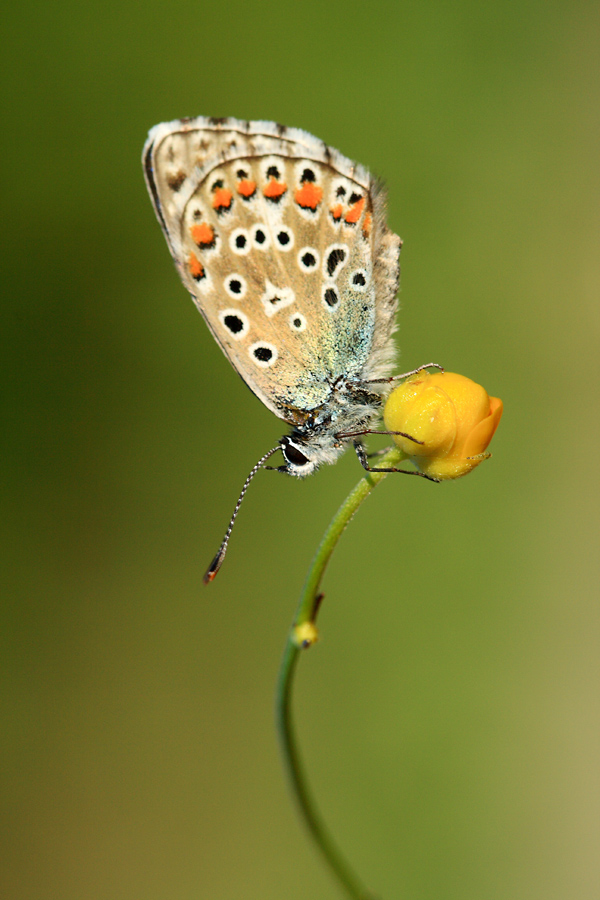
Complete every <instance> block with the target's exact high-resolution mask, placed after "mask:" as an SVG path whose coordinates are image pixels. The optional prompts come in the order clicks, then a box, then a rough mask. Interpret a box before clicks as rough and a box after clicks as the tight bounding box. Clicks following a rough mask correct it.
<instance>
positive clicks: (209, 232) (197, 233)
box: [190, 222, 215, 247]
mask: <svg viewBox="0 0 600 900" xmlns="http://www.w3.org/2000/svg"><path fill="white" fill-rule="evenodd" d="M190 234H191V235H192V240H193V241H194V242H195V243H196V244H198V246H199V247H210V246H212V244H214V242H215V233H214V231H213V229H212V226H210V225H208V224H207V223H206V222H200V223H199V224H198V225H192V227H191V228H190Z"/></svg>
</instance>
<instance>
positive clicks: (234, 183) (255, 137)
mask: <svg viewBox="0 0 600 900" xmlns="http://www.w3.org/2000/svg"><path fill="white" fill-rule="evenodd" d="M143 166H144V173H145V178H146V183H147V186H148V191H149V193H150V197H151V199H152V203H153V205H154V209H155V212H156V215H157V217H158V220H159V222H160V224H161V227H162V229H163V231H164V234H165V237H166V239H167V244H168V245H169V249H170V251H171V255H172V257H173V259H174V261H175V265H176V267H177V269H178V271H179V274H180V277H181V280H182V281H183V283H184V285H185V287H186V288H187V289H188V291H189V292H190V294H191V296H192V300H193V301H194V303H195V304H196V306H197V307H198V309H199V310H200V312H201V313H202V315H203V317H204V319H205V321H206V324H207V325H208V327H209V329H210V331H211V332H212V334H213V337H214V338H215V340H216V341H217V343H218V344H219V346H220V347H221V349H222V350H223V352H224V353H225V356H226V357H227V358H228V359H229V361H230V363H231V364H232V366H233V367H234V369H235V370H236V371H237V372H238V374H239V375H240V376H241V377H242V378H243V380H244V381H245V382H246V384H247V385H248V387H249V388H250V389H251V390H252V391H253V392H254V393H255V394H256V396H257V397H258V398H259V399H260V400H262V402H263V403H264V404H265V406H266V407H267V408H268V409H270V410H271V412H273V413H275V415H276V416H278V417H279V418H280V419H282V420H283V421H284V422H286V423H287V424H288V425H289V426H290V432H289V433H288V434H286V435H285V436H284V437H282V438H281V440H280V441H279V443H278V444H277V446H276V447H274V448H273V449H272V450H270V451H269V452H268V453H266V454H265V455H264V456H263V457H262V458H261V459H260V460H259V461H258V463H257V464H256V466H255V467H254V468H253V469H252V471H251V472H250V475H249V476H248V478H247V480H246V482H245V484H244V486H243V489H242V492H241V495H240V498H239V500H238V503H237V505H236V507H235V511H234V514H233V516H232V519H231V522H230V524H229V528H228V530H227V533H226V535H225V538H224V540H223V543H222V545H221V547H220V550H219V552H218V553H217V555H216V556H215V558H214V560H213V562H212V563H211V566H210V567H209V569H208V571H207V573H206V575H205V581H206V582H208V581H212V579H213V578H214V577H215V575H216V573H217V571H218V569H219V568H220V566H221V563H222V561H223V558H224V556H225V552H226V550H227V546H228V542H229V537H230V534H231V529H232V528H233V523H234V521H235V518H236V516H237V512H238V510H239V507H240V504H241V502H242V499H243V497H244V494H245V492H246V490H247V488H248V485H249V484H250V481H251V480H252V478H253V477H254V475H255V474H256V472H257V471H258V470H259V469H260V468H262V467H263V466H264V467H265V468H276V469H277V470H278V471H280V472H285V473H287V474H288V475H293V476H297V477H301V478H303V477H305V476H307V475H310V474H311V473H312V472H314V471H315V470H316V469H317V468H318V467H319V466H320V465H321V464H323V463H334V462H335V461H336V460H337V459H338V457H339V456H340V454H341V453H343V451H344V450H345V449H346V448H347V447H348V446H349V445H350V444H351V443H354V447H355V450H356V452H357V455H358V458H359V460H360V462H361V464H362V465H363V466H364V467H365V468H366V469H369V468H370V467H369V463H368V458H367V455H366V452H365V449H364V446H363V444H362V443H361V442H360V440H358V438H359V437H360V435H363V434H367V433H377V432H376V431H375V429H373V428H372V427H371V426H372V425H373V424H374V423H375V421H376V420H377V418H378V417H379V415H380V413H381V408H382V403H383V400H384V398H385V395H386V393H387V391H388V390H389V382H390V381H391V380H392V378H391V376H390V373H391V371H392V368H393V365H394V361H395V356H396V348H395V344H394V340H393V337H392V334H393V332H394V330H395V315H396V311H397V308H398V301H397V298H396V295H397V292H398V284H399V271H400V270H399V255H400V248H401V246H402V241H401V240H400V238H399V237H398V236H397V235H396V234H394V233H393V232H392V231H390V229H389V228H388V227H387V224H386V195H385V191H384V188H383V186H382V184H381V183H380V182H379V181H377V180H376V179H374V178H373V177H372V176H371V174H370V173H369V172H368V171H367V169H366V168H364V167H363V166H361V165H360V164H357V163H354V162H352V161H351V160H350V159H347V158H346V157H345V156H343V155H342V154H341V153H339V152H338V151H337V150H334V149H333V148H331V147H328V146H327V145H326V144H325V143H324V142H323V141H321V140H319V139H318V138H315V137H313V136H312V135H310V134H308V133H307V132H305V131H301V130H299V129H296V128H286V127H284V126H282V125H278V124H275V123H273V122H244V121H240V120H237V119H232V118H225V119H215V118H204V117H198V118H194V119H179V120H176V121H173V122H167V123H162V124H160V125H156V126H155V127H154V128H152V130H151V131H150V132H149V135H148V139H147V141H146V144H145V146H144V152H143ZM409 374H410V373H409ZM278 450H280V451H281V453H282V455H283V459H284V464H283V465H281V466H276V467H272V466H266V465H265V464H266V462H267V460H268V459H269V458H270V457H271V456H272V455H273V454H274V453H275V452H277V451H278ZM391 471H403V470H391ZM410 474H418V473H413V472H411V473H410Z"/></svg>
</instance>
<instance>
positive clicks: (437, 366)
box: [362, 362, 444, 384]
mask: <svg viewBox="0 0 600 900" xmlns="http://www.w3.org/2000/svg"><path fill="white" fill-rule="evenodd" d="M424 369H439V370H440V372H443V371H444V367H443V366H440V364H439V363H433V362H432V363H425V365H423V366H419V368H418V369H413V370H412V371H411V372H403V373H402V375H391V376H390V377H389V378H370V379H369V380H368V381H363V382H362V383H363V384H389V383H390V382H391V381H402V379H403V378H410V376H411V375H418V374H419V372H422V371H423V370H424Z"/></svg>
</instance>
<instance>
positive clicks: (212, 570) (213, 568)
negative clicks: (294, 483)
mask: <svg viewBox="0 0 600 900" xmlns="http://www.w3.org/2000/svg"><path fill="white" fill-rule="evenodd" d="M278 450H279V444H278V445H277V446H276V447H273V449H272V450H269V452H268V453H265V455H264V456H262V457H261V458H260V459H259V461H258V462H257V463H256V465H255V466H254V468H253V469H252V471H251V472H250V474H249V475H248V477H247V478H246V480H245V482H244V486H243V488H242V490H241V493H240V496H239V497H238V501H237V503H236V504H235V509H234V510H233V515H232V516H231V519H230V521H229V525H228V526H227V531H226V532H225V537H224V538H223V541H222V542H221V546H220V547H219V551H218V553H217V554H216V556H215V558H214V559H213V561H212V562H211V564H210V566H209V567H208V569H207V570H206V574H205V575H204V578H203V581H204V584H210V582H211V581H214V579H215V577H216V574H217V572H218V571H219V569H220V568H221V566H222V565H223V560H224V559H225V554H226V553H227V547H228V545H229V538H230V537H231V532H232V531H233V526H234V524H235V520H236V518H237V514H238V512H239V511H240V506H241V505H242V500H243V499H244V495H245V493H246V491H247V490H248V487H249V485H250V482H251V481H252V479H253V478H254V476H255V475H256V473H257V472H258V470H259V469H262V467H263V466H264V464H265V463H266V461H267V460H268V459H269V458H270V457H271V456H273V454H274V453H277V451H278Z"/></svg>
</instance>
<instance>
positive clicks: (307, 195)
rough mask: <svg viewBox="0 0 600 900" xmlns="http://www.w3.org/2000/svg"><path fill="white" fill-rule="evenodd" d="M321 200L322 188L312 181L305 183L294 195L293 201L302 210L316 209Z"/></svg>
mask: <svg viewBox="0 0 600 900" xmlns="http://www.w3.org/2000/svg"><path fill="white" fill-rule="evenodd" d="M322 199H323V188H321V187H319V185H318V184H314V183H313V182H312V181H305V182H304V183H303V185H302V187H300V188H298V190H297V191H296V192H295V193H294V200H295V201H296V203H297V204H298V206H301V207H302V209H316V208H317V206H318V205H319V203H320V202H321V200H322Z"/></svg>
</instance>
